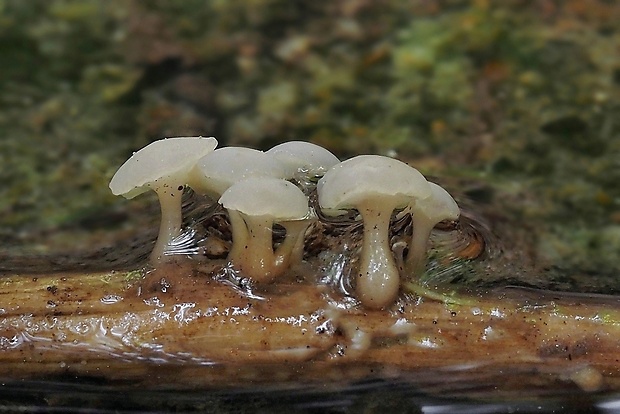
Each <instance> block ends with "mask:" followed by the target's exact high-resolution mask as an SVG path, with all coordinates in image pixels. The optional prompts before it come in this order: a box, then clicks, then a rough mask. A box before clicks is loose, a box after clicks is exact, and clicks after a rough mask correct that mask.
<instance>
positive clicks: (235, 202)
mask: <svg viewBox="0 0 620 414" xmlns="http://www.w3.org/2000/svg"><path fill="white" fill-rule="evenodd" d="M219 203H220V204H221V205H222V206H223V207H224V208H226V209H228V210H236V211H239V212H240V213H243V214H245V215H248V216H263V217H273V218H274V220H277V221H287V220H301V219H304V218H306V217H307V216H308V214H309V208H308V199H307V198H306V196H305V195H304V193H303V192H302V191H301V190H300V189H299V188H297V186H295V185H294V184H292V183H290V182H288V181H286V180H283V179H280V178H271V177H255V178H248V179H247V180H244V181H239V182H238V183H236V184H234V185H232V186H231V187H230V188H229V189H228V190H226V191H225V192H224V194H222V197H220V200H219Z"/></svg>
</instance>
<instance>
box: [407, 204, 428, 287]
mask: <svg viewBox="0 0 620 414" xmlns="http://www.w3.org/2000/svg"><path fill="white" fill-rule="evenodd" d="M433 227H434V225H433V223H432V221H431V220H429V219H428V217H426V216H424V215H423V214H422V213H421V212H416V214H415V215H414V216H413V235H412V236H411V242H410V243H409V253H407V259H406V260H405V271H406V272H407V274H409V275H411V276H414V277H419V276H420V275H422V274H423V273H424V271H425V268H426V251H427V248H428V240H429V238H430V235H431V232H432V231H433Z"/></svg>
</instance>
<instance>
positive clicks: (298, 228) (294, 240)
mask: <svg viewBox="0 0 620 414" xmlns="http://www.w3.org/2000/svg"><path fill="white" fill-rule="evenodd" d="M310 223H311V220H309V219H306V220H293V221H287V222H284V223H282V226H284V229H285V230H286V236H285V238H284V241H283V242H282V244H280V246H278V248H277V249H276V252H275V255H276V260H275V267H277V268H283V269H286V268H288V267H289V263H291V262H292V263H299V262H301V261H302V259H303V256H304V241H305V239H304V235H305V233H306V229H307V228H308V226H309V225H310Z"/></svg>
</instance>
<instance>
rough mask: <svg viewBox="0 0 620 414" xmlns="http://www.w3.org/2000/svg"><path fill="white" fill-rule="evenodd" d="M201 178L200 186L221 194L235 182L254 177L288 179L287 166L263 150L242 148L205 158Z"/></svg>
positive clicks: (228, 149)
mask: <svg viewBox="0 0 620 414" xmlns="http://www.w3.org/2000/svg"><path fill="white" fill-rule="evenodd" d="M197 167H198V169H199V170H200V172H201V174H202V176H201V177H200V185H201V186H203V187H204V188H205V189H207V190H208V191H211V192H213V193H216V194H218V195H221V194H223V193H224V191H226V190H227V189H228V187H230V186H231V185H233V184H235V183H236V182H239V181H242V180H245V179H247V178H251V177H273V178H286V176H287V174H286V169H285V168H284V166H283V165H282V164H281V163H280V162H278V161H276V160H274V159H273V157H271V156H269V155H267V154H266V153H264V152H262V151H258V150H255V149H251V148H243V147H224V148H220V149H217V150H215V151H213V152H211V153H209V154H207V155H205V156H204V157H202V158H201V159H200V160H199V161H198V164H197Z"/></svg>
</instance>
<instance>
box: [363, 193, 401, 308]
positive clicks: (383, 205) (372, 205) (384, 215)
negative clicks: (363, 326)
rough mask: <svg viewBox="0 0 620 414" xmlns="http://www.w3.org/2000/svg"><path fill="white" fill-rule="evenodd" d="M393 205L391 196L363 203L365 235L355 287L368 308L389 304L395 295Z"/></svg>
mask: <svg viewBox="0 0 620 414" xmlns="http://www.w3.org/2000/svg"><path fill="white" fill-rule="evenodd" d="M395 208H396V205H395V204H394V203H392V202H390V200H372V202H368V201H367V202H365V203H362V205H360V206H359V207H358V211H359V213H360V214H361V216H362V219H363V220H364V239H363V242H362V243H363V244H362V252H361V257H360V265H359V272H358V278H357V283H356V291H357V295H358V299H359V300H360V302H362V304H363V305H364V306H366V307H368V308H371V309H380V308H384V307H386V306H389V305H391V304H392V303H393V302H394V300H395V299H396V297H397V295H398V289H399V287H400V275H399V273H398V267H397V266H396V263H395V261H394V256H393V255H392V249H391V248H390V242H389V238H390V235H389V229H390V218H391V215H392V211H394V209H395Z"/></svg>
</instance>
